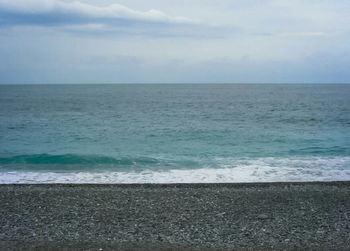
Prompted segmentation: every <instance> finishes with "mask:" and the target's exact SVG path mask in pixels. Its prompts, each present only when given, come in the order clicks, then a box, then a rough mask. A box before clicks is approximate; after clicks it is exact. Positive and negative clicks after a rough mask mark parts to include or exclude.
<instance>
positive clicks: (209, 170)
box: [0, 156, 350, 184]
mask: <svg viewBox="0 0 350 251" xmlns="http://www.w3.org/2000/svg"><path fill="white" fill-rule="evenodd" d="M146 162H147V160H146ZM146 162H144V163H146ZM159 162H160V161H159V160H157V161H156V162H155V163H159ZM215 162H216V165H215V166H212V165H210V164H206V165H203V166H202V167H200V168H191V167H187V169H186V168H183V169H179V168H173V167H170V168H162V169H160V168H159V169H147V168H146V169H141V170H137V169H135V168H129V169H117V170H116V169H110V170H107V169H101V170H98V169H92V170H89V171H86V170H83V171H81V170H73V171H62V170H55V171H50V170H45V171H40V170H3V171H0V183H2V184H5V183H107V184H120V183H230V182H287V181H340V180H350V157H348V156H345V157H289V158H281V157H278V158H273V157H268V158H256V159H243V158H242V159H235V158H217V159H215ZM69 163H72V162H69ZM123 163H124V162H123ZM126 163H130V162H126ZM150 166H152V165H150Z"/></svg>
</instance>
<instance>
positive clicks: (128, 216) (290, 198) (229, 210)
mask: <svg viewBox="0 0 350 251" xmlns="http://www.w3.org/2000/svg"><path fill="white" fill-rule="evenodd" d="M349 198H350V181H334V182H272V183H265V182H264V183H197V184H192V183H191V184H190V183H187V184H186V183H181V184H175V183H174V184H148V183H147V184H0V201H1V204H2V206H1V208H0V223H1V224H0V249H2V250H28V249H36V250H62V249H66V250H86V249H88V250H99V249H100V248H102V250H113V249H118V250H130V249H132V250H178V249H181V250H232V249H243V250H244V249H248V250H251V249H258V250H263V249H278V250H280V249H287V250H293V249H304V250H305V249H321V250H327V249H332V250H344V249H347V248H349V247H350V238H349V236H350V200H349Z"/></svg>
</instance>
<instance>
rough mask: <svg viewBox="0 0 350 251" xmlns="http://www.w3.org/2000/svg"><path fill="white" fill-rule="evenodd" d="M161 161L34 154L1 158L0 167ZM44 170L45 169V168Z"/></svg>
mask: <svg viewBox="0 0 350 251" xmlns="http://www.w3.org/2000/svg"><path fill="white" fill-rule="evenodd" d="M156 164H159V160H157V159H154V158H148V157H139V158H119V159H118V158H113V157H108V156H101V155H78V154H62V155H50V154H34V155H17V156H12V157H5V158H0V165H15V166H17V167H20V166H22V167H23V168H24V167H26V166H30V167H31V168H33V167H34V166H35V165H37V166H42V167H43V166H49V165H53V166H55V168H57V166H62V167H64V166H75V165H77V166H80V165H85V166H94V165H106V166H109V165H113V166H131V165H156ZM43 168H44V167H43Z"/></svg>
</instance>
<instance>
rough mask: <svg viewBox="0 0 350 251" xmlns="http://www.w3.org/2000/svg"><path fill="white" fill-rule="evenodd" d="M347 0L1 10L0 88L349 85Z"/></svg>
mask: <svg viewBox="0 0 350 251" xmlns="http://www.w3.org/2000/svg"><path fill="white" fill-rule="evenodd" d="M349 13H350V1H349V0H336V1H335V0H219V1H218V0H176V1H175V0H148V1H140V0H79V1H70V0H0V83H217V82H218V83H249V82H250V83H252V82H254V83H264V82H272V83H276V82H277V83H278V82H281V83H349V82H350V15H349Z"/></svg>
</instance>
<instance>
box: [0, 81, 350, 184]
mask: <svg viewBox="0 0 350 251" xmlns="http://www.w3.org/2000/svg"><path fill="white" fill-rule="evenodd" d="M340 180H350V85H346V84H345V85H340V84H322V85H321V84H115V85H104V84H95V85H84V84H81V85H80V84H77V85H50V84H47V85H0V183H2V184H7V183H226V182H228V183H230V182H285V181H340Z"/></svg>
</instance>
